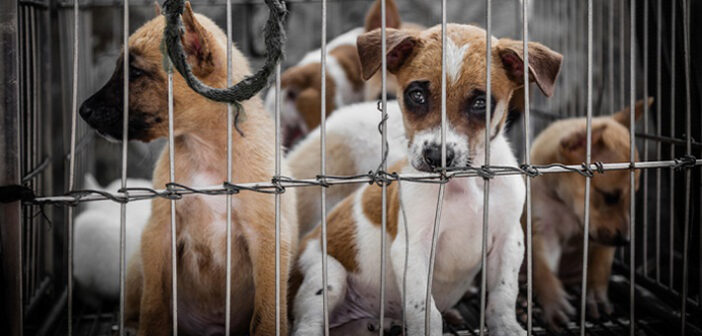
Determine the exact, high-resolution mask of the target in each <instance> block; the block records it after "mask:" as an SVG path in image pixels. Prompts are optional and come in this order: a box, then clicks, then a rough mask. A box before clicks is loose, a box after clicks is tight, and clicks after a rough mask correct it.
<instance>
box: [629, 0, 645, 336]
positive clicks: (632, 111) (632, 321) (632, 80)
mask: <svg viewBox="0 0 702 336" xmlns="http://www.w3.org/2000/svg"><path fill="white" fill-rule="evenodd" d="M629 36H630V38H629V161H630V163H631V167H630V168H629V190H630V191H631V192H630V193H629V236H630V237H631V238H630V239H631V241H630V243H629V244H630V245H629V335H630V336H634V334H635V331H636V316H635V314H636V306H635V305H634V303H635V299H636V297H635V289H636V225H635V224H636V192H635V191H636V175H635V171H634V162H635V161H636V71H635V70H636V49H635V47H636V45H635V41H636V38H635V37H636V1H635V0H632V1H631V2H630V3H629ZM644 105H646V101H644ZM644 239H645V237H644Z"/></svg>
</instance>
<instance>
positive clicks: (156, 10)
mask: <svg viewBox="0 0 702 336" xmlns="http://www.w3.org/2000/svg"><path fill="white" fill-rule="evenodd" d="M154 14H156V16H160V15H161V5H159V4H158V1H154Z"/></svg>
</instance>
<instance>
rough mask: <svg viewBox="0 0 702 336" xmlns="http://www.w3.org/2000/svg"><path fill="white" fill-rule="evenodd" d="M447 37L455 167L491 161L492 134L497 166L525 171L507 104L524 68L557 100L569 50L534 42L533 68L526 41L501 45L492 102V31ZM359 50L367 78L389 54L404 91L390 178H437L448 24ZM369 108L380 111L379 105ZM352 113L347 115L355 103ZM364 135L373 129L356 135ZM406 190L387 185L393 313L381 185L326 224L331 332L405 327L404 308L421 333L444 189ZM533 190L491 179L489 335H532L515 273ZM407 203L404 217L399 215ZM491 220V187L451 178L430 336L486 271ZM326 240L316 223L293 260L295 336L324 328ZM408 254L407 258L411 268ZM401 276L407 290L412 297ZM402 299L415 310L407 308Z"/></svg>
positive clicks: (450, 154)
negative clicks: (363, 325) (401, 142)
mask: <svg viewBox="0 0 702 336" xmlns="http://www.w3.org/2000/svg"><path fill="white" fill-rule="evenodd" d="M446 33H447V40H448V44H447V46H446V56H447V63H446V64H447V66H448V68H447V74H448V77H447V83H446V84H447V92H448V95H447V97H446V98H447V99H446V106H447V115H448V119H447V123H448V133H447V134H446V148H447V156H446V161H447V166H448V167H455V168H458V167H466V166H469V165H471V164H474V165H477V166H480V165H482V164H483V162H484V146H485V143H484V141H485V134H486V132H489V133H488V134H489V135H490V136H489V138H490V139H491V141H490V146H491V157H490V160H491V161H490V162H491V163H492V164H495V165H506V166H517V161H516V159H515V157H514V155H513V154H512V151H511V149H510V147H509V145H508V143H507V141H506V140H505V137H504V136H503V134H502V130H503V125H504V122H505V118H506V116H507V111H508V106H509V101H510V99H511V97H512V94H513V92H514V91H515V90H518V89H519V88H521V87H522V86H523V85H524V83H523V73H524V71H525V70H526V71H529V73H530V74H531V79H532V80H534V81H536V83H537V84H538V85H539V87H540V88H541V89H542V91H543V92H544V93H545V94H546V95H549V96H550V95H551V94H552V91H553V84H554V81H555V79H556V77H557V74H558V72H559V69H560V65H561V55H560V54H558V53H556V52H553V51H551V50H550V49H548V48H547V47H545V46H543V45H541V44H539V43H534V42H530V43H529V60H530V63H529V64H528V66H527V67H525V65H524V63H523V61H522V42H520V41H514V40H509V39H501V40H498V39H495V38H493V41H492V48H493V49H492V55H493V59H492V64H493V67H492V69H493V72H492V74H491V76H492V83H493V86H492V96H491V97H486V96H485V91H486V88H485V80H486V73H485V63H486V62H485V53H486V52H485V51H486V50H485V48H486V39H485V35H486V33H485V30H483V29H481V28H478V27H475V26H469V25H459V24H449V25H448V30H447V32H446ZM357 45H358V50H359V55H360V58H361V64H362V69H363V77H364V78H370V77H371V76H373V75H374V74H375V72H377V71H378V70H379V68H380V64H381V60H382V58H383V57H387V65H388V70H389V71H390V72H392V73H393V74H395V76H396V78H397V81H398V89H397V96H398V97H401V99H400V100H399V101H398V102H397V103H393V104H389V105H390V106H389V107H388V113H389V114H390V120H395V122H397V121H399V120H402V124H403V127H402V128H403V130H404V132H402V133H403V134H404V136H405V138H406V139H405V144H406V147H405V152H404V153H405V158H404V159H402V160H400V161H399V162H398V163H396V164H395V165H393V167H392V168H391V169H390V171H397V172H399V173H403V174H408V173H415V174H416V173H421V172H431V171H434V170H435V169H436V168H437V167H439V166H440V165H441V163H440V161H441V150H440V147H441V146H440V143H441V140H440V139H441V135H440V134H441V132H440V124H441V117H440V116H441V94H440V91H441V89H440V88H441V75H440V74H441V71H440V69H441V49H442V48H441V27H440V26H435V27H433V28H430V29H427V30H425V31H421V32H412V31H406V30H396V29H388V30H387V46H388V49H387V50H388V54H387V55H382V54H381V52H380V46H381V32H380V30H374V31H372V32H369V33H365V34H363V35H361V36H360V37H359V38H358V44H357ZM527 69H528V70H527ZM487 99H491V101H492V110H491V111H489V113H491V118H492V119H491V120H492V123H491V125H490V127H489V129H487V130H486V128H485V118H486V113H487V111H486V101H487ZM360 106H361V105H359V107H360ZM363 106H371V107H370V108H371V109H375V107H374V106H373V104H366V105H363ZM347 111H349V112H347V113H350V112H351V108H349V109H348V110H347ZM358 112H359V113H361V111H358ZM362 113H368V112H362ZM376 113H377V112H376ZM391 124H392V123H391ZM358 132H360V133H363V132H364V131H363V130H360V129H359V130H358ZM365 132H377V128H375V127H371V128H370V130H367V131H365ZM365 134H367V133H365ZM399 189H400V188H399V187H398V184H397V183H394V184H392V185H390V186H389V187H388V202H387V204H388V208H387V214H388V217H387V229H388V245H387V252H388V254H387V255H388V257H389V258H388V267H387V268H386V276H387V291H386V295H387V296H386V300H387V301H386V310H385V311H384V312H380V311H379V306H378V294H379V287H380V284H379V280H380V277H379V274H380V273H381V269H380V260H379V258H380V255H379V253H378V250H379V249H380V246H381V245H380V238H381V231H380V225H381V224H380V223H381V211H382V205H381V204H382V203H381V192H380V187H378V186H377V185H366V186H364V187H362V188H361V189H359V190H357V191H356V192H355V193H353V194H352V195H351V196H349V197H347V198H346V199H344V200H343V201H342V202H341V203H339V205H338V206H336V207H335V208H334V210H332V211H331V213H330V214H329V216H328V218H327V224H328V226H327V235H328V254H329V258H328V259H327V260H328V278H327V279H328V285H329V287H327V292H328V294H329V295H328V298H329V301H328V306H329V313H330V322H331V326H332V327H342V326H344V325H346V324H347V323H355V321H358V320H366V319H372V318H376V317H377V316H379V315H380V314H384V315H385V316H386V317H387V318H388V319H389V320H395V321H400V320H402V315H403V312H404V316H405V318H406V320H407V328H408V329H407V334H409V335H424V321H425V319H424V316H425V301H424V299H425V293H426V289H427V285H428V283H427V271H428V265H429V251H430V248H431V241H432V230H433V224H434V216H435V209H436V208H435V205H436V200H437V197H438V190H439V186H438V185H436V184H424V183H410V182H404V183H403V184H402V187H401V190H399ZM524 191H525V190H524V182H523V180H522V178H521V177H520V176H514V175H512V176H500V177H495V178H494V179H493V180H492V181H491V183H490V197H491V199H492V200H495V201H494V202H490V206H489V209H488V211H489V212H490V216H489V218H490V223H489V227H488V228H489V232H488V233H487V234H488V237H489V238H488V246H487V247H486V248H487V251H488V261H487V269H486V270H485V272H486V273H487V277H488V293H489V294H488V295H489V297H488V305H487V313H488V315H487V324H488V327H489V328H490V333H491V334H492V335H523V334H525V331H524V330H523V329H522V328H521V326H520V325H519V324H518V323H517V320H516V317H515V303H516V299H517V292H518V272H519V267H520V265H521V262H522V258H523V253H524V244H523V239H524V238H523V233H522V230H521V226H520V224H519V219H520V216H521V213H522V207H523V204H524ZM401 204H402V206H403V207H404V211H405V214H406V217H405V216H403V215H402V212H401V211H400V206H401ZM482 213H483V183H482V181H480V180H479V179H475V178H469V179H453V180H451V181H450V182H448V184H447V185H446V194H445V199H444V204H443V211H442V213H441V225H440V227H439V232H438V235H439V238H438V241H437V243H438V246H437V250H436V252H437V254H436V264H435V269H434V274H433V286H432V291H431V293H432V300H431V302H429V303H428V305H427V306H428V307H429V309H430V310H431V311H430V313H431V325H430V330H431V334H432V335H440V334H441V332H442V320H441V314H440V313H441V312H444V311H447V310H448V309H450V308H452V307H453V306H454V305H455V304H456V303H457V301H458V300H459V299H460V298H461V296H462V295H463V294H464V293H465V292H466V291H467V290H468V288H469V287H470V286H471V284H472V281H473V278H474V277H475V275H476V274H477V273H478V272H479V271H480V268H481V263H480V260H481V257H480V256H481V248H482V245H481V236H482V233H481V232H482V218H483V217H482V216H483V215H482ZM403 218H406V220H405V219H403ZM320 245H321V244H320V228H317V229H315V230H314V231H312V232H311V233H310V234H308V235H307V236H306V237H305V238H304V240H303V243H302V245H301V249H300V251H299V256H298V259H297V262H296V264H295V271H294V275H293V278H292V281H291V284H292V289H291V295H294V303H293V305H292V314H293V316H294V326H293V334H294V335H320V334H322V333H323V330H322V328H323V319H322V317H323V316H324V315H323V311H322V309H323V305H322V295H320V294H321V289H322V270H321V262H320V261H321V259H322V258H323V257H324V256H323V255H322V254H321V251H320ZM406 253H407V254H406ZM405 258H407V260H408V261H409V262H408V263H405ZM405 271H406V272H405ZM404 274H406V278H405V277H404V276H403V275H404ZM403 280H406V285H407V287H406V292H404V293H403V291H402V288H403ZM403 302H405V303H406V304H405V306H404V307H403V304H402V303H403ZM403 308H404V309H403Z"/></svg>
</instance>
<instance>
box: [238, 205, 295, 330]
mask: <svg viewBox="0 0 702 336" xmlns="http://www.w3.org/2000/svg"><path fill="white" fill-rule="evenodd" d="M265 201H267V200H264V202H265ZM271 208H272V206H271ZM259 215H260V217H259V218H257V219H256V221H249V222H248V223H246V225H255V226H254V227H251V228H250V229H249V230H244V232H245V233H244V237H245V239H246V244H247V246H248V248H249V253H250V257H251V264H252V265H253V281H254V286H255V295H254V311H253V317H252V319H251V325H250V328H249V330H250V332H251V335H256V336H259V335H265V336H267V335H275V334H276V333H275V331H276V330H275V225H274V221H275V219H274V218H273V216H272V215H270V214H259ZM285 225H286V222H285V219H283V218H281V241H280V301H279V304H280V334H281V335H287V334H288V309H287V307H288V305H287V297H288V294H287V281H288V276H289V270H290V254H291V247H290V242H289V241H288V239H290V237H286V236H285V235H284V232H286V230H284V229H283V227H284V226H285Z"/></svg>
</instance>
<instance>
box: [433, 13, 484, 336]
mask: <svg viewBox="0 0 702 336" xmlns="http://www.w3.org/2000/svg"><path fill="white" fill-rule="evenodd" d="M488 100H489V99H488ZM441 171H442V172H443V173H444V174H445V173H446V0H441ZM445 187H446V185H445V184H444V183H441V184H440V185H439V195H438V199H437V201H436V202H437V204H436V215H435V217H434V227H433V231H432V237H431V249H430V251H429V271H428V273H427V292H426V297H425V300H424V304H425V307H424V308H425V309H424V314H425V315H424V334H425V335H430V334H431V308H432V307H431V301H432V300H431V299H432V296H431V287H432V283H433V281H434V263H435V261H436V243H437V240H438V239H439V227H440V224H441V212H442V208H443V203H444V191H445Z"/></svg>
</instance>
